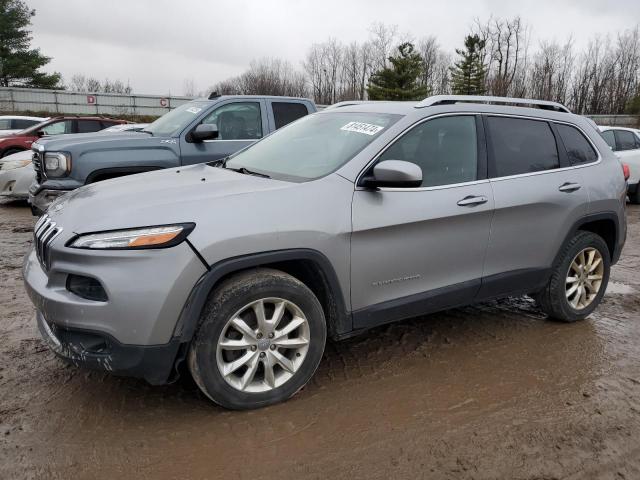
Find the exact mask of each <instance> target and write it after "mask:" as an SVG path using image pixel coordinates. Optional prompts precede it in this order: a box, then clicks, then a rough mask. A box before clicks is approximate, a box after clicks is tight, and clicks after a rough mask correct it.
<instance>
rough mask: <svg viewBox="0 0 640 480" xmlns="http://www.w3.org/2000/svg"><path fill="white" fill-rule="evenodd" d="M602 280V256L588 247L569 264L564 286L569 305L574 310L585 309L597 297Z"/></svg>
mask: <svg viewBox="0 0 640 480" xmlns="http://www.w3.org/2000/svg"><path fill="white" fill-rule="evenodd" d="M603 278H604V261H603V259H602V254H601V253H600V252H599V251H598V250H597V249H595V248H593V247H589V248H585V249H584V250H582V251H580V252H579V253H578V254H577V255H576V256H575V257H574V259H573V261H572V262H571V265H570V266H569V271H568V272H567V279H566V284H565V289H566V296H567V301H568V302H569V305H571V307H572V308H574V309H575V310H583V309H585V308H587V307H588V306H589V305H591V303H592V302H593V300H594V299H595V298H596V297H597V295H598V293H599V292H600V289H601V288H602V279H603Z"/></svg>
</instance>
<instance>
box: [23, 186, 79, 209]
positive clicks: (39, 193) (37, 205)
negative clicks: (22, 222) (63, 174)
mask: <svg viewBox="0 0 640 480" xmlns="http://www.w3.org/2000/svg"><path fill="white" fill-rule="evenodd" d="M70 191H71V190H51V189H47V188H41V187H40V185H38V184H33V185H32V186H31V188H29V203H30V204H31V211H32V212H33V214H34V215H42V214H44V213H45V212H46V211H47V208H49V205H51V204H52V203H53V202H54V201H55V200H57V199H58V198H59V197H61V196H62V195H64V194H65V193H69V192H70Z"/></svg>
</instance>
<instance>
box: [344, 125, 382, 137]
mask: <svg viewBox="0 0 640 480" xmlns="http://www.w3.org/2000/svg"><path fill="white" fill-rule="evenodd" d="M383 128H384V127H379V126H378V125H372V124H370V123H364V122H349V123H347V124H346V125H345V126H344V127H342V128H341V129H340V130H345V131H347V132H356V133H364V134H365V135H375V134H376V133H378V132H379V131H380V130H382V129H383Z"/></svg>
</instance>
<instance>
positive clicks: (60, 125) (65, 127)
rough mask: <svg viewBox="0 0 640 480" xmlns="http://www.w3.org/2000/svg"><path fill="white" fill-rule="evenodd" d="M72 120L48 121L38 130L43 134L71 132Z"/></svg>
mask: <svg viewBox="0 0 640 480" xmlns="http://www.w3.org/2000/svg"><path fill="white" fill-rule="evenodd" d="M71 122H72V120H61V121H59V122H54V123H50V124H49V125H47V126H46V127H44V128H42V130H40V131H41V132H42V133H43V134H44V135H62V134H63V133H72V131H71V128H72V126H71Z"/></svg>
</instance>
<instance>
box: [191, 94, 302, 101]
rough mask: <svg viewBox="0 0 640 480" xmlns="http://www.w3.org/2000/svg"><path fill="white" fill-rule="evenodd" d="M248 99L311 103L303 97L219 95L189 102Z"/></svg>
mask: <svg viewBox="0 0 640 480" xmlns="http://www.w3.org/2000/svg"><path fill="white" fill-rule="evenodd" d="M244 98H246V99H248V100H255V99H264V100H280V101H283V100H284V101H286V100H296V101H300V100H304V101H307V102H313V100H311V99H309V98H303V97H283V96H279V95H220V96H217V97H209V98H207V97H201V98H194V99H193V100H191V101H192V102H210V103H215V102H219V101H221V100H230V99H233V100H238V99H240V100H242V99H244Z"/></svg>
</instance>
